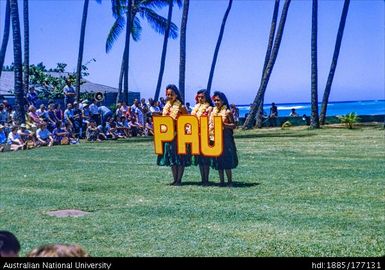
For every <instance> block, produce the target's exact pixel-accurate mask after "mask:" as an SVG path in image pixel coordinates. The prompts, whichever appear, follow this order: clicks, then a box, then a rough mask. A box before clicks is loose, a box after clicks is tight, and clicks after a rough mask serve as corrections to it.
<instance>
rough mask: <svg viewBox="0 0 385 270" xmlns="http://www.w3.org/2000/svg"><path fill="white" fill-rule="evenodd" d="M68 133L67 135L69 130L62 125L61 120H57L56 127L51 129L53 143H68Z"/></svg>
mask: <svg viewBox="0 0 385 270" xmlns="http://www.w3.org/2000/svg"><path fill="white" fill-rule="evenodd" d="M68 135H69V132H68V131H67V130H65V129H64V128H63V127H62V122H61V121H59V122H57V123H56V128H55V129H54V130H53V131H52V137H53V143H54V144H55V145H59V144H62V145H65V144H69V143H70V140H69V136H68Z"/></svg>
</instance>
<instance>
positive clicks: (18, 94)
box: [10, 0, 25, 123]
mask: <svg viewBox="0 0 385 270" xmlns="http://www.w3.org/2000/svg"><path fill="white" fill-rule="evenodd" d="M10 11H11V21H12V34H13V55H14V61H13V63H14V71H15V120H16V121H17V122H18V123H24V122H25V115H24V113H25V112H24V91H23V64H22V52H21V33H20V19H19V7H18V5H17V0H10Z"/></svg>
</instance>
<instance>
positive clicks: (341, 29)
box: [320, 0, 350, 125]
mask: <svg viewBox="0 0 385 270" xmlns="http://www.w3.org/2000/svg"><path fill="white" fill-rule="evenodd" d="M349 4H350V0H345V2H344V7H343V9H342V14H341V19H340V26H339V27H338V33H337V39H336V45H335V47H334V53H333V59H332V64H331V66H330V71H329V76H328V80H327V82H326V87H325V92H324V96H323V99H322V106H321V114H320V122H321V125H325V118H326V110H327V106H328V102H329V95H330V90H331V87H332V83H333V78H334V73H335V71H336V68H337V61H338V56H339V54H340V48H341V42H342V36H343V34H344V29H345V22H346V17H347V15H348V10H349Z"/></svg>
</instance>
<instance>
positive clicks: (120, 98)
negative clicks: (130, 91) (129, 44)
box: [116, 52, 126, 104]
mask: <svg viewBox="0 0 385 270" xmlns="http://www.w3.org/2000/svg"><path fill="white" fill-rule="evenodd" d="M125 54H126V53H125V52H124V53H123V55H125ZM124 65H125V62H124V59H123V60H122V65H121V67H120V75H119V86H118V95H117V96H116V104H118V103H119V102H121V101H122V89H123V77H124V71H125V68H124Z"/></svg>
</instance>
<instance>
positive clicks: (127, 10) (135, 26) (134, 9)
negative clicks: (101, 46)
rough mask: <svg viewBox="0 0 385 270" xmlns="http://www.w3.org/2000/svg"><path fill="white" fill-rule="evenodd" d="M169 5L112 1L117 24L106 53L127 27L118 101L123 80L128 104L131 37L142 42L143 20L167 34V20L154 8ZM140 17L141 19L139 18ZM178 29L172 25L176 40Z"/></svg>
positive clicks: (165, 1) (161, 1) (164, 2)
mask: <svg viewBox="0 0 385 270" xmlns="http://www.w3.org/2000/svg"><path fill="white" fill-rule="evenodd" d="M168 4H169V2H168V0H112V14H113V16H114V17H115V23H114V24H113V26H112V27H111V29H110V32H109V34H108V37H107V41H106V52H107V53H108V52H109V51H110V50H111V48H112V46H113V44H114V42H115V41H116V40H117V38H118V37H119V35H120V33H121V32H122V30H123V29H124V28H125V27H126V39H125V46H124V53H123V59H122V66H121V72H120V77H119V87H120V88H119V92H118V97H117V100H119V99H120V95H121V91H122V90H121V85H122V80H124V86H123V88H124V100H125V101H126V102H128V70H129V55H130V37H131V36H132V39H133V40H134V41H139V40H140V35H141V32H142V26H141V20H140V18H141V19H146V20H147V22H148V23H149V24H150V26H151V27H152V28H153V29H154V30H155V31H156V32H158V33H160V34H165V32H166V27H167V19H166V18H164V17H162V16H160V15H159V14H157V13H156V12H155V11H154V8H162V7H165V6H167V5H168ZM139 17H140V18H139ZM177 31H178V27H177V26H176V25H175V24H173V23H171V24H170V37H172V38H176V36H177Z"/></svg>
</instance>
